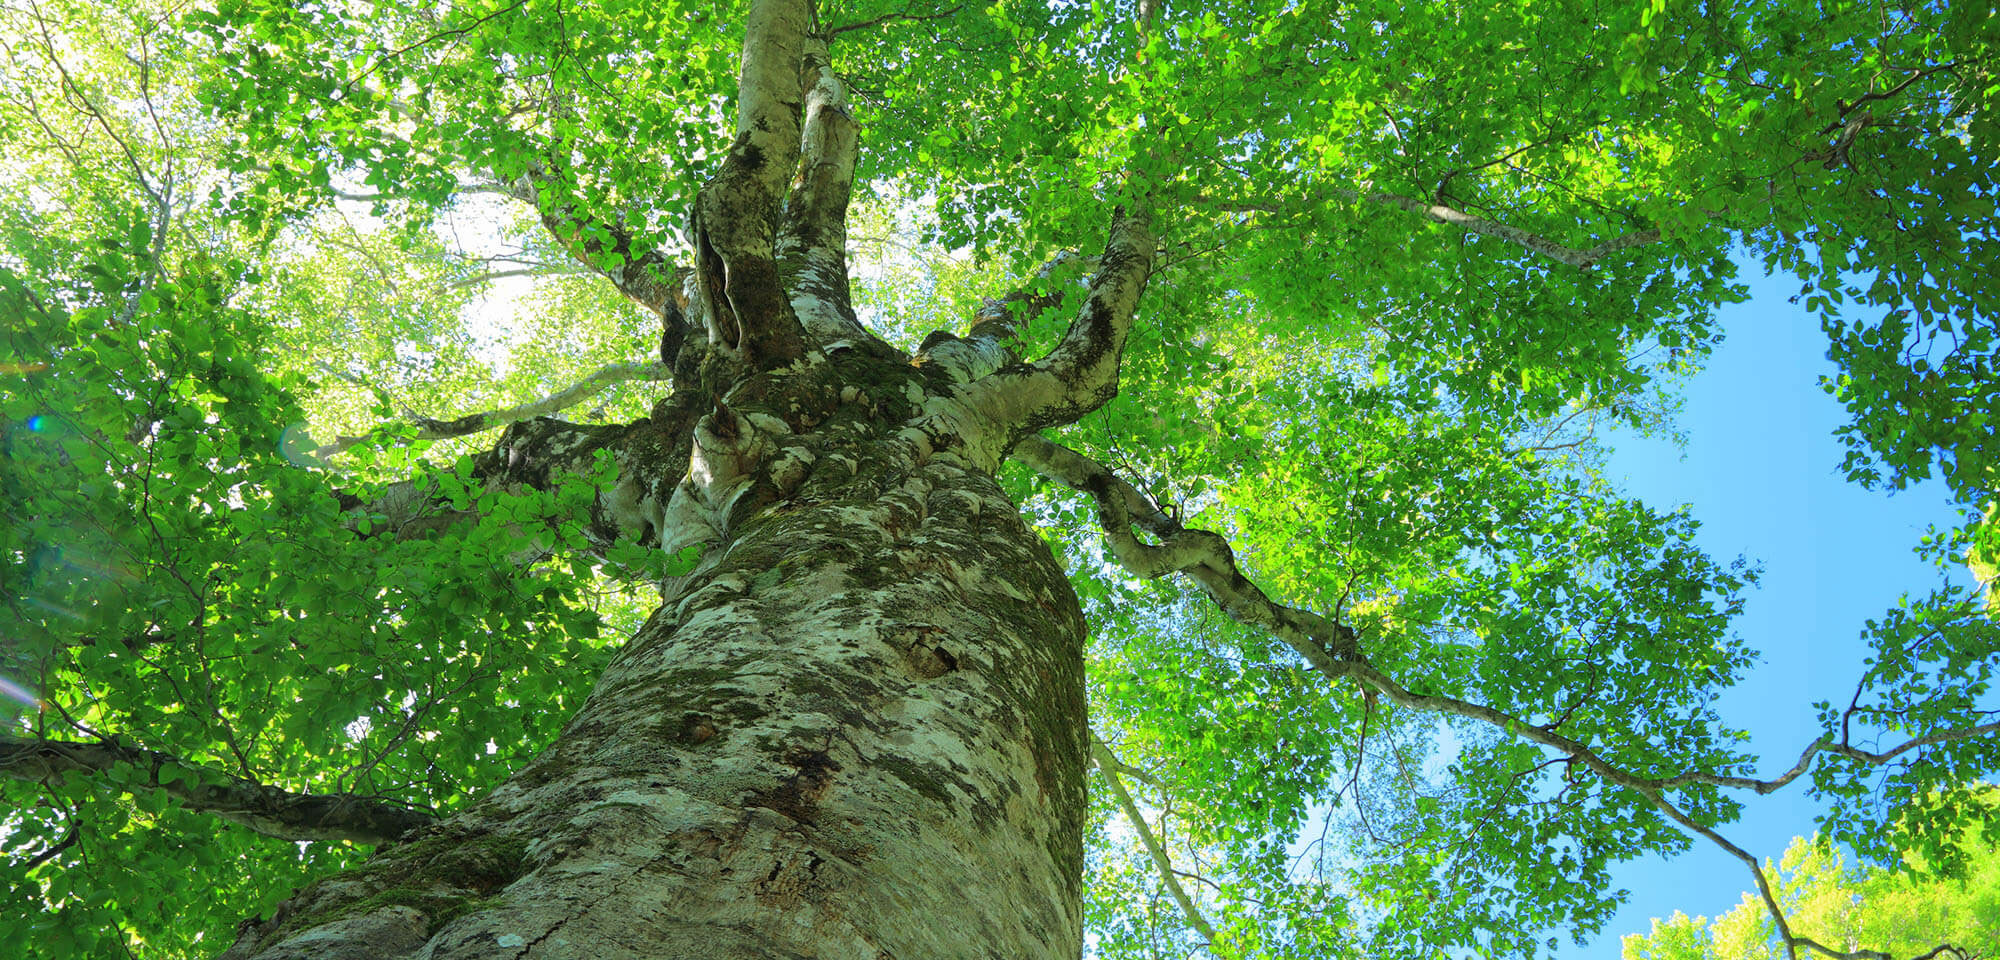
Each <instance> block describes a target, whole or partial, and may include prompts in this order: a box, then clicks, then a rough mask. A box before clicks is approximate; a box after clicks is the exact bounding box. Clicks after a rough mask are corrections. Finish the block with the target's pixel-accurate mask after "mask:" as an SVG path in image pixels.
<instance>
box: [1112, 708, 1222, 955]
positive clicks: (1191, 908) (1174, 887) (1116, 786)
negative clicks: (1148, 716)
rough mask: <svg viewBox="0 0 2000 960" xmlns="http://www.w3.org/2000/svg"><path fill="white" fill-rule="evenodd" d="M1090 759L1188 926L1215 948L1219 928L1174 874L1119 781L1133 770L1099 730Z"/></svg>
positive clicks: (1149, 827)
mask: <svg viewBox="0 0 2000 960" xmlns="http://www.w3.org/2000/svg"><path fill="white" fill-rule="evenodd" d="M1090 756H1091V759H1093V760H1095V761H1096V762H1097V769H1098V772H1100V773H1102V774H1104V782H1105V784H1106V785H1107V786H1109V787H1110V788H1111V797H1112V799H1114V800H1116V801H1117V802H1118V808H1119V809H1120V810H1123V811H1125V820H1126V821H1127V822H1128V823H1130V824H1132V830H1133V832H1135V833H1137V834H1138V835H1139V842H1140V843H1142V844H1144V845H1145V847H1146V853H1147V855H1149V856H1151V857H1152V858H1153V867H1154V869H1155V870H1156V871H1158V872H1159V875H1160V882H1161V883H1163V884H1165V885H1166V888H1167V892H1168V893H1169V894H1172V895H1173V898H1174V902H1175V903H1177V904H1180V908H1181V914H1182V915H1184V916H1186V917H1187V921H1188V926H1191V927H1193V928H1195V930H1196V932H1198V933H1200V934H1201V938H1202V939H1203V940H1204V941H1206V942H1207V945H1208V946H1209V947H1210V948H1211V949H1213V948H1214V946H1215V928H1214V927H1211V926H1209V925H1208V918H1207V917H1204V916H1202V915H1201V910H1200V909H1198V908H1197V907H1196V906H1195V904H1194V898H1192V897H1189V896H1188V894H1187V889H1186V888H1185V887H1182V886H1181V880H1180V875H1179V874H1177V873H1175V872H1174V862H1173V860H1172V858H1170V857H1168V856H1167V851H1166V848H1165V847H1163V846H1161V845H1160V841H1159V838H1158V837H1155V836H1153V828H1152V827H1151V826H1149V825H1147V823H1146V818H1145V816H1144V815H1143V814H1141V813H1140V812H1139V805H1138V804H1137V803H1134V802H1133V800H1132V794H1131V792H1130V791H1128V790H1126V789H1125V783H1124V782H1123V781H1122V780H1120V779H1119V778H1118V774H1119V773H1120V772H1121V771H1125V770H1130V769H1132V768H1131V767H1128V766H1126V765H1125V764H1124V763H1121V762H1120V761H1119V760H1118V758H1117V757H1115V756H1113V755H1112V753H1111V749H1110V748H1109V747H1106V746H1105V745H1104V741H1102V740H1099V739H1098V738H1097V733H1096V731H1092V732H1091V734H1090Z"/></svg>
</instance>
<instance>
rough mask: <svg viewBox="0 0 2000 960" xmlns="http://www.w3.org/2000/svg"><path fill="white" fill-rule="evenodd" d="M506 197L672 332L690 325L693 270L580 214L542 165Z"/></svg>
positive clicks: (609, 225) (624, 232)
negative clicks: (524, 206) (527, 208)
mask: <svg viewBox="0 0 2000 960" xmlns="http://www.w3.org/2000/svg"><path fill="white" fill-rule="evenodd" d="M505 193H506V195H507V196H510V197H512V198H514V199H516V200H521V201H524V202H526V203H528V204H529V205H531V206H533V207H534V208H535V213H536V215H537V216H538V217H540V219H541V221H542V226H543V227H544V228H546V229H547V230H548V231H549V234H550V235H551V236H553V237H555V238H556V240H557V242H559V243H561V244H562V245H563V248H564V249H565V250H567V251H568V252H569V255H570V256H571V257H573V258H575V259H576V261H577V262H578V263H581V264H583V265H584V266H586V267H588V268H590V270H591V271H592V272H593V273H596V274H597V275H599V276H601V277H603V278H605V279H606V280H609V281H611V286H612V287H613V288H615V289H617V291H618V292H619V293H622V294H624V295H625V297H626V298H627V299H629V300H631V301H632V302H634V303H637V304H638V305H640V306H642V307H645V308H646V309H647V310H649V311H652V312H653V313H654V314H657V315H658V316H659V317H660V318H661V319H662V320H663V321H665V322H666V323H667V325H668V327H669V330H670V331H671V330H672V328H674V327H678V326H681V325H682V324H684V323H685V321H684V320H683V311H684V310H685V309H686V305H687V296H686V295H685V294H684V293H683V292H682V291H683V288H684V286H685V283H686V280H687V277H688V275H689V274H690V273H691V272H692V271H690V270H689V269H688V268H686V267H677V266H675V265H674V263H673V261H672V260H670V259H668V258H667V256H666V255H665V254H664V253H662V252H661V250H660V248H658V247H656V246H648V245H644V244H641V243H640V242H639V241H638V240H637V239H636V238H634V237H633V235H632V233H631V231H629V230H627V229H625V228H624V226H622V225H621V224H618V223H615V222H605V221H604V220H603V219H601V218H599V217H597V216H594V215H592V214H590V213H589V212H587V211H584V210H582V209H580V208H578V207H577V205H576V204H575V203H574V202H573V201H571V200H569V199H567V198H565V197H564V196H563V194H564V191H563V189H562V187H561V185H560V184H559V183H558V182H557V181H556V180H555V178H554V177H553V176H552V175H551V174H550V173H549V172H548V170H547V169H546V168H544V167H542V166H541V165H539V164H537V165H536V166H534V167H533V168H531V169H530V170H529V172H528V173H527V174H525V175H523V176H522V177H521V178H520V179H517V180H515V181H514V182H513V183H512V184H510V185H509V186H508V187H507V189H506V191H505Z"/></svg>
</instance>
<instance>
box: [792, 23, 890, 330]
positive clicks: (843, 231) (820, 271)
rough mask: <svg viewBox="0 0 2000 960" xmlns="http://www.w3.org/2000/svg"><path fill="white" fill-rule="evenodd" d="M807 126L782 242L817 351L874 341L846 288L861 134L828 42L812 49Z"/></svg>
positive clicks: (798, 309)
mask: <svg viewBox="0 0 2000 960" xmlns="http://www.w3.org/2000/svg"><path fill="white" fill-rule="evenodd" d="M805 72H806V79H807V82H808V83H809V84H810V87H809V89H808V90H807V91H806V102H805V122H804V124H803V128H802V133H801V135H800V143H799V177H798V183H797V184H796V185H795V186H793V188H792V192H791V195H790V196H789V197H787V198H786V200H785V214H784V224H783V227H782V229H781V230H780V231H779V234H778V242H777V256H778V269H779V274H780V276H782V277H783V278H784V282H785V288H786V289H787V290H788V291H789V292H790V293H791V298H792V312H793V313H794V314H796V315H797V316H798V318H799V323H800V325H801V326H803V327H804V328H805V332H806V334H807V335H808V336H810V337H812V338H813V340H815V341H817V342H818V343H820V344H822V345H825V344H832V343H837V342H840V341H843V340H845V341H851V342H863V341H868V340H872V339H874V338H873V335H871V334H870V333H869V332H868V331H867V330H866V329H865V328H863V327H862V325H861V321H860V320H859V319H857V318H856V317H855V315H854V307H853V301H852V300H851V299H850V297H849V294H848V285H847V203H848V199H849V197H850V195H851V194H852V192H853V184H854V160H855V157H856V155H857V153H858V151H859V149H860V142H861V137H860V131H859V128H858V127H857V126H856V125H855V123H854V117H853V115H852V114H851V113H850V112H849V111H848V108H847V85H846V84H845V83H843V82H842V81H841V79H840V76H839V75H838V74H836V73H835V72H834V70H833V63H832V61H831V59H830V58H829V56H828V54H827V49H826V42H825V41H824V40H819V39H813V40H810V41H808V42H807V44H806V54H805Z"/></svg>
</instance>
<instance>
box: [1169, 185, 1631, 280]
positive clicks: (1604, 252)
mask: <svg viewBox="0 0 2000 960" xmlns="http://www.w3.org/2000/svg"><path fill="white" fill-rule="evenodd" d="M1328 192H1330V193H1332V194H1333V195H1334V196H1337V197H1340V198H1342V199H1344V200H1349V201H1361V202H1366V203H1374V204H1379V205H1382V206H1388V207H1395V208H1397V209H1399V210H1405V211H1408V212H1410V213H1414V214H1416V215H1418V216H1420V217H1423V218H1424V219H1426V220H1429V221H1431V222H1433V223H1442V224H1446V225H1448V226H1454V227H1457V228H1459V229H1461V230H1464V231H1465V232H1467V233H1476V234H1479V235H1481V236H1488V237H1492V238H1494V239H1496V240H1505V241H1506V242H1508V243H1511V244H1514V245H1515V246H1517V247H1520V248H1521V249H1523V250H1526V251H1528V252H1530V253H1534V254H1539V255H1541V256H1544V257H1548V258H1549V259H1551V260H1555V261H1557V262H1559V263H1566V264H1568V265H1570V266H1572V267H1576V268H1578V269H1580V270H1588V269H1590V268H1591V267H1592V266H1595V265H1596V264H1597V263H1598V262H1599V261H1601V260H1603V259H1605V258H1606V257H1609V256H1611V255H1612V254H1615V253H1618V252H1620V251H1623V250H1629V249H1631V248H1633V247H1642V246H1645V245H1647V244H1650V243H1658V242H1659V241H1660V240H1661V238H1662V235H1661V233H1660V231H1659V230H1657V229H1648V230H1639V231H1635V232H1632V233H1627V234H1623V235H1620V236H1616V237H1612V238H1610V239H1608V240H1605V241H1604V242H1602V243H1599V244H1598V245H1596V246H1594V247H1583V248H1578V247H1570V246H1565V245H1563V244H1561V243H1558V242H1556V241H1554V240H1551V239H1549V238H1548V237H1545V236H1542V235H1541V234H1538V233H1534V232H1531V231H1528V230H1523V229H1521V228H1520V227H1515V226H1509V225H1508V224H1504V223H1501V222H1500V221H1498V220H1489V219H1486V218H1484V217H1476V216H1473V215H1472V214H1469V213H1466V212H1464V211H1462V210H1459V209H1456V208H1453V207H1448V206H1445V205H1444V204H1441V203H1427V202H1425V201H1422V200H1414V199H1411V198H1409V197H1404V196H1398V195H1396V194H1393V193H1383V192H1380V191H1374V192H1370V193H1362V192H1361V191H1359V190H1347V189H1343V188H1333V189H1331V190H1329V191H1328ZM1200 199H1201V200H1208V199H1209V198H1200ZM1210 202H1213V201H1210ZM1219 206H1220V208H1221V209H1223V210H1231V211H1236V212H1249V211H1256V212H1261V213H1281V212H1283V211H1282V210H1281V208H1280V207H1279V206H1278V205H1277V204H1275V203H1267V202H1260V201H1251V202H1241V203H1239V202H1224V203H1221V204H1219Z"/></svg>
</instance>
